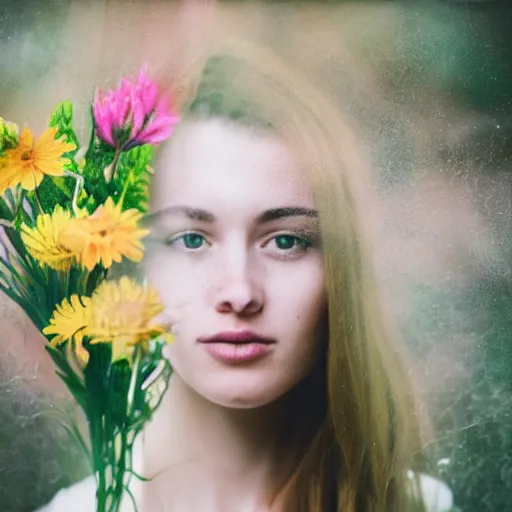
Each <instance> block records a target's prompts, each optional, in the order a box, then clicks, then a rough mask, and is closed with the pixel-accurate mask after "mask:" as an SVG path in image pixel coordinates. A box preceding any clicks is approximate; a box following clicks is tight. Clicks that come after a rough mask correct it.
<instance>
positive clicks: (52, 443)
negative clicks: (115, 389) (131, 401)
mask: <svg viewBox="0 0 512 512" xmlns="http://www.w3.org/2000/svg"><path fill="white" fill-rule="evenodd" d="M215 31H219V32H232V33H237V34H239V35H241V36H243V37H245V38H247V39H250V40H253V41H257V42H260V43H262V44H265V45H268V46H270V47H271V48H272V49H273V50H274V51H275V52H276V53H278V54H279V55H280V56H281V57H282V58H284V59H285V60H286V61H287V63H289V64H290V65H292V66H294V67H296V68H299V69H300V70H301V71H303V72H304V73H305V74H306V75H307V76H308V77H309V79H310V80H311V81H312V82H314V83H315V84H316V85H317V86H318V87H319V88H320V89H322V90H323V91H324V92H325V93H326V94H327V95H329V96H330V97H331V99H332V100H333V102H334V103H335V104H336V105H337V106H338V107H339V108H340V109H341V110H342V111H343V112H344V113H345V115H346V116H348V117H350V119H351V121H352V123H353V125H354V127H355V130H356V131H357V134H358V136H359V138H360V140H361V141H362V143H363V145H364V147H365V148H366V150H367V152H368V155H369V156H370V157H371V160H372V163H373V169H374V173H375V181H376V192H377V194H376V197H377V199H376V201H377V204H376V205H374V206H376V209H377V211H378V213H379V223H378V225H376V229H375V230H374V245H375V264H376V268H377V269H378V275H379V280H380V283H381V293H382V296H383V302H384V304H385V305H386V308H387V309H388V312H389V314H390V315H392V317H393V319H394V321H395V322H397V323H398V326H399V328H400V332H401V334H402V337H403V341H404V343H405V344H406V345H407V348H408V350H409V353H410V372H411V376H412V377H413V379H414V381H415V383H416V387H417V390H418V396H419V398H418V400H419V403H420V406H421V410H422V413H423V415H424V419H425V433H424V439H425V449H426V451H427V453H428V455H429V457H430V460H431V461H432V471H433V472H434V473H435V474H437V475H438V476H439V477H440V478H442V479H443V480H444V481H445V482H447V483H448V485H449V486H450V487H451V489H452V490H453V493H454V500H455V503H456V505H457V507H458V508H459V509H460V510H461V511H464V512H487V511H491V512H501V511H512V172H511V171H512V58H511V55H512V36H511V34H512V2H510V1H509V0H503V1H498V0H497V1H494V0H487V1H484V0H473V1H470V0H465V1H462V0H461V1H457V0H451V1H446V0H445V1H443V2H437V1H434V0H430V1H424V2H413V1H368V2H366V1H365V2H363V1H359V2H328V1H326V2H318V1H316V2H315V1H302V2H293V1H287V2H270V1H269V2H249V1H231V2H228V1H224V2H221V1H213V0H182V1H164V0H145V1H134V0H132V1H130V0H89V1H85V0H0V116H1V117H3V118H4V119H8V120H10V121H14V122H16V123H18V124H20V125H23V124H28V125H29V126H30V127H31V128H32V129H33V130H34V131H35V132H40V131H41V130H42V129H43V128H44V127H45V125H46V123H47V122H48V117H49V114H50V112H51V111H52V109H53V107H54V106H55V105H56V104H57V103H58V102H59V101H61V100H63V99H71V100H73V102H74V103H75V108H76V110H75V118H76V126H77V127H78V131H79V133H80V135H81V136H82V137H83V139H84V140H86V138H87V136H88V129H89V128H90V122H89V117H88V115H89V106H90V101H91V100H92V98H93V95H94V90H95V88H96V87H97V86H100V87H107V86H113V85H115V83H116V82H117V80H118V78H119V77H120V75H122V74H133V73H135V72H136V71H137V70H138V69H139V68H140V65H141V64H142V63H143V62H144V61H147V62H148V64H149V67H150V71H151V72H153V73H154V74H156V75H158V74H159V73H164V72H165V74H169V73H172V72H173V71H175V72H176V73H179V72H180V70H181V69H182V66H183V64H184V63H186V62H187V59H189V58H190V56H191V55H193V53H194V49H195V48H196V47H198V46H200V44H201V42H202V41H204V40H205V39H206V38H207V37H208V36H209V35H210V34H211V33H212V32H215ZM0 322H1V323H0V325H1V327H0V504H2V505H1V510H2V511H4V510H5V511H6V512H18V511H30V510H33V509H34V508H36V507H37V506H39V505H41V504H43V503H44V502H46V501H48V500H49V499H50V498H51V496H52V495H53V494H55V492H56V491H57V490H58V489H59V488H61V487H63V486H66V485H69V484H70V483H71V482H73V481H76V480H78V479H80V478H82V477H83V476H84V475H85V474H86V472H87V468H86V467H85V465H84V464H80V463H79V461H80V460H81V459H80V457H78V455H77V456H76V457H75V456H74V450H75V448H74V447H73V446H72V445H71V443H70V440H69V438H68V436H67V434H66V431H65V429H64V427H63V426H62V420H61V419H60V418H59V416H58V414H57V412H55V414H52V413H51V411H52V410H53V409H56V408H55V407H54V404H56V403H59V404H60V403H61V402H62V403H64V404H66V403H67V401H66V394H65V391H64V390H63V388H62V385H61V384H60V382H59V381H58V379H57V378H56V377H55V376H54V374H53V368H52V365H51V362H50V359H49V358H48V357H47V355H46V354H45V352H44V349H43V340H42V339H41V338H40V337H39V336H38V333H37V332H35V329H34V328H33V327H32V326H31V325H29V324H28V322H27V321H26V319H25V318H24V316H23V315H22V314H21V312H20V311H19V310H18V309H17V308H16V307H15V306H14V305H12V304H11V303H9V302H8V301H7V299H5V298H4V297H0ZM71 461H73V462H71Z"/></svg>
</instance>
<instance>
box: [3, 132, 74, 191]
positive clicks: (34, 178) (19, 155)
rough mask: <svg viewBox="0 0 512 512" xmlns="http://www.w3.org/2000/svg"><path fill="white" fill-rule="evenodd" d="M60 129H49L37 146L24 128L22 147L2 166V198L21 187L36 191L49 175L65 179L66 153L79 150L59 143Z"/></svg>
mask: <svg viewBox="0 0 512 512" xmlns="http://www.w3.org/2000/svg"><path fill="white" fill-rule="evenodd" d="M57 131H58V128H57V127H56V126H55V127H53V128H47V129H46V130H45V131H44V132H43V133H42V135H41V136H40V137H39V138H38V139H37V141H35V142H34V137H33V135H32V132H31V131H30V129H29V128H27V127H25V128H23V131H22V132H21V135H20V140H19V144H18V146H17V147H15V148H14V149H10V150H8V151H6V153H5V156H4V157H3V158H2V165H1V166H0V195H1V194H3V193H4V192H5V191H6V190H7V189H8V188H13V187H16V186H17V185H21V188H23V189H25V190H34V189H35V188H36V187H37V186H38V185H39V184H40V183H41V181H42V180H43V178H44V176H45V175H48V176H62V175H63V174H64V170H63V165H64V164H65V163H66V162H67V160H66V159H65V158H62V155H63V154H64V153H67V152H68V151H72V150H73V149H75V147H76V146H75V145H74V144H69V143H67V142H64V141H62V140H56V139H55V135H56V134H57Z"/></svg>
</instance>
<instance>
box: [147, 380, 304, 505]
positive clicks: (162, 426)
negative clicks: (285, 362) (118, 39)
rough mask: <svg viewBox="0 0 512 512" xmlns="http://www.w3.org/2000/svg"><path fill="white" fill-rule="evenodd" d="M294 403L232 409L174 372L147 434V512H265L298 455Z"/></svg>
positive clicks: (285, 400) (282, 400)
mask: <svg viewBox="0 0 512 512" xmlns="http://www.w3.org/2000/svg"><path fill="white" fill-rule="evenodd" d="M291 402H292V401H291V400H290V399H289V397H284V398H282V399H280V400H278V401H277V402H275V403H273V404H271V405H268V406H265V407H261V408H258V409H229V408H225V407H222V406H219V405H216V404H213V403H212V402H210V401H208V400H206V399H205V398H204V397H202V396H200V395H198V394H197V393H195V392H194V391H193V390H192V389H191V388H190V387H188V386H187V385H186V384H185V383H184V382H183V381H182V380H181V379H180V377H179V376H178V375H177V374H174V375H173V377H172V378H171V381H170V385H169V389H168V392H167V394H166V398H165V399H164V402H163V403H162V404H161V407H160V409H159V410H158V411H157V413H156V415H155V419H154V421H153V422H152V423H151V425H150V426H149V427H148V428H147V430H146V432H145V436H144V445H145V456H144V466H145V467H144V475H145V476H146V477H148V478H152V477H155V479H154V481H153V482H152V483H151V484H148V485H147V486H145V487H146V488H147V490H148V492H147V493H146V494H147V495H148V496H150V495H151V503H152V505H151V506H147V507H145V509H144V510H147V511H150V512H154V511H155V512H156V511H160V510H170V511H172V512H175V511H181V510H186V511H187V512H193V511H194V510H198V511H204V510H208V511H210V512H216V511H222V512H230V511H236V512H256V511H257V512H260V511H264V510H270V509H271V508H270V506H271V503H272V501H273V499H274V498H275V496H276V494H277V493H278V491H279V489H280V488H281V487H282V486H283V485H284V483H285V482H286V480H287V479H288V477H289V476H290V473H291V472H292V469H293V467H294V466H295V465H296V463H297V457H298V455H299V454H298V453H297V450H296V448H295V450H294V449H293V448H292V446H294V445H295V443H294V442H292V435H291V434H292V432H290V429H291V427H290V425H293V422H292V417H293V416H294V412H293V411H291V410H290V406H289V404H290V403H291ZM295 426H296V427H297V425H295ZM287 430H288V432H287ZM293 430H295V429H293ZM155 500H158V502H156V501H155ZM146 502H147V501H146V500H145V504H146ZM160 503H162V504H165V506H161V505H160ZM160 507H161V508H160ZM272 510H276V508H275V507H272Z"/></svg>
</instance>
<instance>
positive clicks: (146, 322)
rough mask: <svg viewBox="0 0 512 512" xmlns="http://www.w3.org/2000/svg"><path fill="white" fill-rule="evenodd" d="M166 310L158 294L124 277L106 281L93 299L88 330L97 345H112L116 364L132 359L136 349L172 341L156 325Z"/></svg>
mask: <svg viewBox="0 0 512 512" xmlns="http://www.w3.org/2000/svg"><path fill="white" fill-rule="evenodd" d="M163 310H164V307H163V305H162V303H161V302H160V299H159V297H158V295H157V293H156V292H155V291H154V290H153V289H152V288H151V287H149V286H141V285H139V284H137V283H136V282H134V281H133V280H131V279H130V278H128V277H127V276H123V277H122V278H121V279H120V280H119V281H105V282H103V283H102V284H100V286H99V287H98V288H97V289H96V291H95V292H94V293H93V295H92V298H91V324H90V327H89V328H88V329H87V333H88V335H89V336H90V337H91V344H93V343H112V360H113V361H116V360H118V359H124V358H129V357H130V356H131V354H132V352H133V349H134V347H135V345H142V346H143V347H144V348H145V347H146V346H147V343H148V342H149V341H150V340H151V339H153V338H156V337H159V336H162V337H163V338H164V339H165V340H166V341H167V342H170V341H171V340H172V337H171V335H170V334H168V333H167V329H166V327H165V326H162V325H156V324H153V323H152V322H153V320H154V319H155V317H156V316H157V315H159V314H160V313H162V311H163Z"/></svg>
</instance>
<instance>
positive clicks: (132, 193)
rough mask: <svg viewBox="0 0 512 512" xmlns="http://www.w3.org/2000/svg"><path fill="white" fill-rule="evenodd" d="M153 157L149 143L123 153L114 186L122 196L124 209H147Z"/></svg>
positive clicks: (144, 210)
mask: <svg viewBox="0 0 512 512" xmlns="http://www.w3.org/2000/svg"><path fill="white" fill-rule="evenodd" d="M152 158H153V146H151V145H149V144H147V145H144V146H137V147H134V148H133V149H130V150H129V151H126V152H123V153H122V154H121V157H120V158H119V164H118V167H117V172H116V175H115V178H114V180H113V186H114V188H115V193H116V194H119V197H120V198H122V201H123V210H128V209H130V208H135V209H137V210H139V211H140V212H143V213H145V212H146V211H147V208H148V197H149V181H150V178H151V174H152V168H151V165H150V164H151V160H152Z"/></svg>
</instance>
